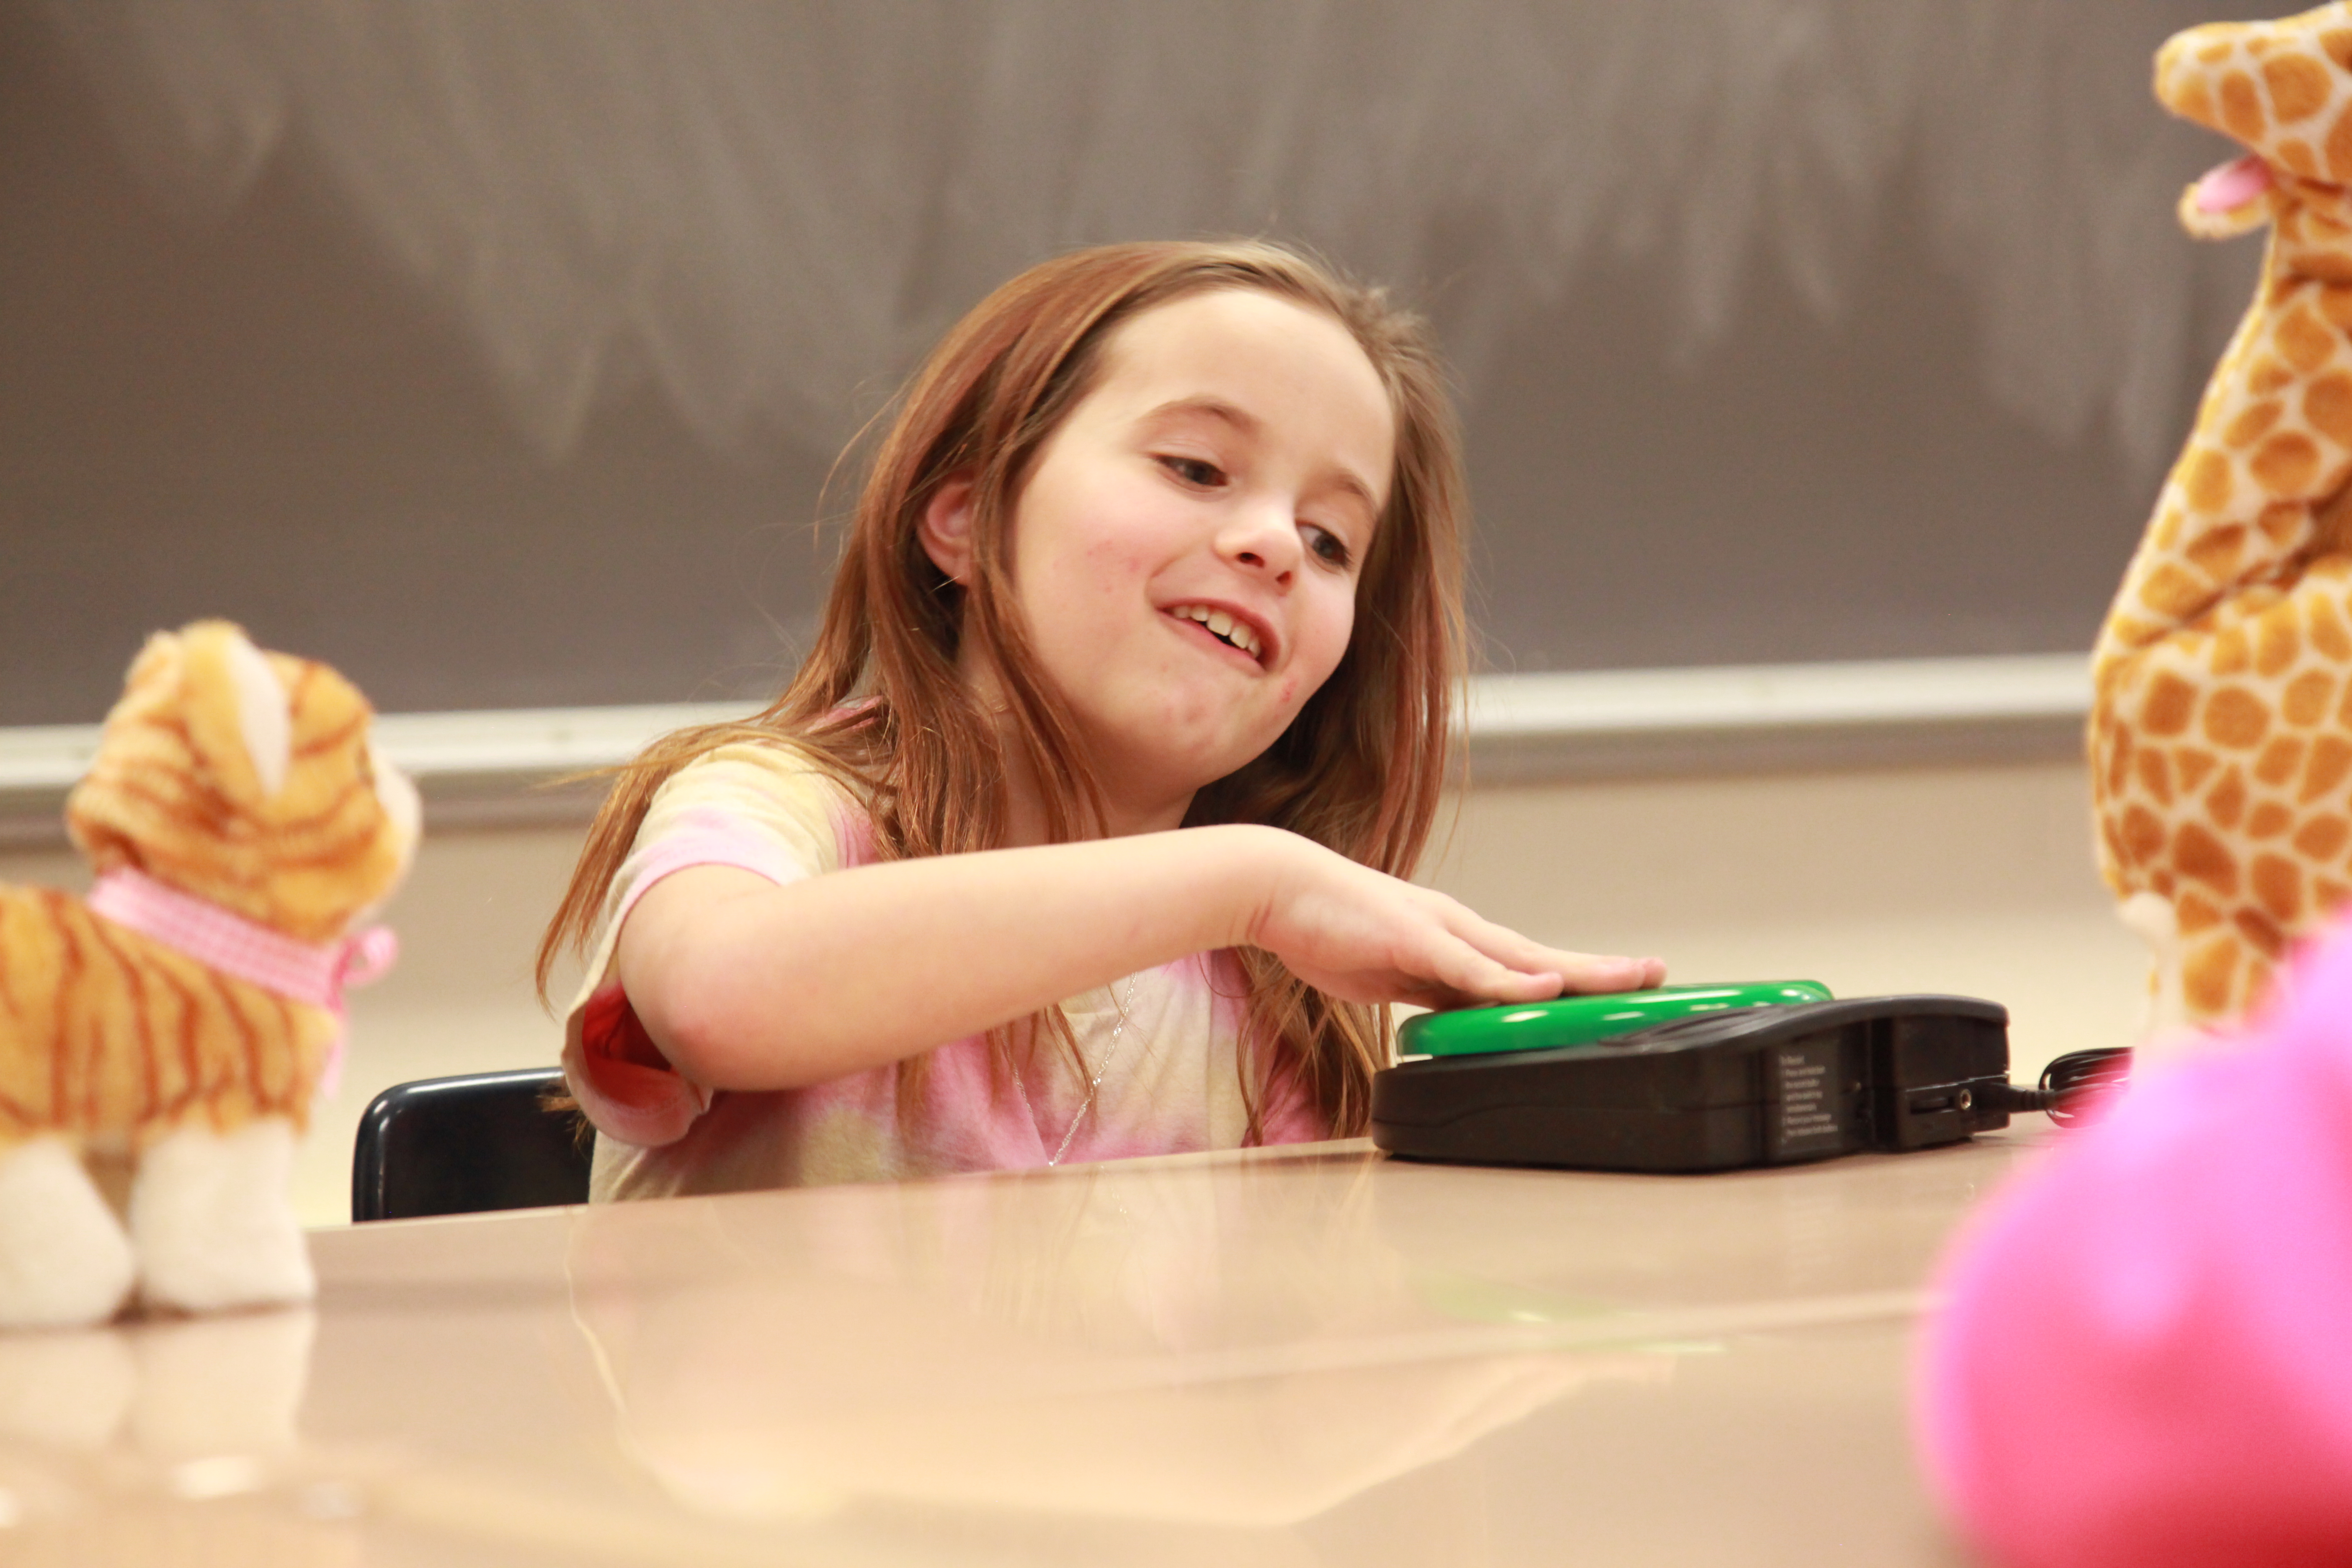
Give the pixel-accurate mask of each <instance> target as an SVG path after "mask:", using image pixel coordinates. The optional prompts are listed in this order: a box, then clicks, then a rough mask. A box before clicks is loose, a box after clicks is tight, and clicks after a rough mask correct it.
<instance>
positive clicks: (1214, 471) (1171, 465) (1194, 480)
mask: <svg viewBox="0 0 2352 1568" xmlns="http://www.w3.org/2000/svg"><path fill="white" fill-rule="evenodd" d="M1160 467H1161V468H1166V469H1167V470H1168V471H1169V472H1170V473H1171V474H1173V475H1175V476H1176V477H1177V478H1178V479H1181V480H1183V481H1184V482H1185V483H1186V484H1188V485H1198V486H1199V487H1200V488H1201V489H1215V488H1216V487H1217V486H1219V485H1222V484H1223V483H1224V482H1225V470H1224V469H1223V468H1219V467H1217V465H1216V464H1214V463H1212V462H1210V461H1208V460H1207V459H1205V458H1176V457H1163V458H1160Z"/></svg>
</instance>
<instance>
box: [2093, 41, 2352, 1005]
mask: <svg viewBox="0 0 2352 1568" xmlns="http://www.w3.org/2000/svg"><path fill="white" fill-rule="evenodd" d="M2156 90H2157V96H2158V99H2159V100H2161V101H2162V102H2163V103H2164V104H2165V105H2166V106H2167V107H2168V108H2169V109H2171V110H2173V111H2174V112H2175V113H2178V114H2179V115H2182V116H2183V117H2185V118H2187V119H2189V120H2191V121H2196V122H2198V123H2200V124H2201V125H2205V126H2207V127H2210V129H2213V130H2215V131H2219V132H2222V133H2223V134H2225V135H2228V136H2230V137H2231V138H2233V139H2235V140H2236V141H2237V142H2240V143H2241V144H2242V145H2243V146H2244V147H2245V148H2246V149H2247V154H2248V155H2247V156H2246V157H2243V158H2241V159H2240V160H2238V162H2237V163H2233V164H2231V165H2227V166H2225V167H2224V168H2222V169H2219V170H2216V171H2214V173H2213V174H2209V175H2207V176H2206V177H2205V178H2204V179H2202V180H2200V181H2199V182H2198V183H2197V184H2194V185H2192V186H2190V187H2189V191H2188V192H2187V193H2186V194H2185V195H2183V197H2182V198H2181V218H2182V221H2183V223H2184V224H2185V225H2186V226H2188V227H2189V230H2190V232H2192V233H2194V234H2198V235H2200V236H2202V237H2226V236H2230V235H2234V234H2242V233H2245V232H2247V231H2249V230H2251V229H2253V228H2256V227H2259V226H2262V225H2263V224H2265V223H2267V224H2268V225H2270V226H2271V231H2272V232H2271V238H2270V246H2269V252H2268V255H2267V257H2266V258H2265V261H2264V266H2263V277H2262V282H2261V284H2260V286H2259V288H2258V289H2257V290H2256V293H2255V296H2254V300H2253V304H2252V308H2251V309H2249V310H2248V311H2247V313H2246V317H2245V320H2244V321H2243V322H2242V324H2241V325H2240V327H2239V328H2238V331H2237V333H2236V335H2235V337H2234V338H2233V339H2232V340H2231V344H2230V347H2229V350H2228V352H2227V353H2225V354H2224V355H2223V357H2222V360H2221V364H2220V365H2219V366H2218V367H2217V368H2216V369H2215V371H2214V373H2213V377H2212V380H2211V382H2210V384H2208V386H2207V388H2206V391H2205V395H2204V398H2203V401H2202V402H2201V404H2200V406H2199V409H2198V415H2197V423H2196V427H2195V429H2194V430H2193V431H2192V432H2191V433H2190V436H2189V441H2188V445H2187V447H2185V448H2184V449H2183V451H2182V452H2181V454H2180V458H2179V461H2178V462H2177V463H2176V464H2175V465H2174V467H2173V469H2172V471H2171V474H2170V476H2169V477H2168V479H2167V480H2166V483H2165V486H2164V489H2163V492H2162V494H2161V496H2160V497H2159V498H2158V502H2157V508H2156V515H2155V517H2154V519H2153V521H2151V522H2150V524H2149V527H2148V531H2147V535H2146V537H2145V538H2144V539H2143V540H2142V541H2141V542H2140V545H2139V548H2138V551H2137V553H2136V554H2135V555H2134V557H2133V560H2132V563H2131V565H2130V568H2129V570H2128V571H2127V573H2126V575H2125V578H2124V583H2123V586H2122V588H2121V590H2120V591H2119V592H2118V593H2117V595H2116V601H2115V604H2114V606H2113V607H2112V608H2111V609H2110V611H2109V612H2108V615H2107V618H2106V622H2105V626H2103V627H2102V628H2101V631H2100V634H2099V641H2098V647H2097V651H2096V654H2095V664H2094V674H2095V689H2096V696H2095V702H2094V705H2093V710H2092V719H2091V731H2090V753H2091V772H2092V788H2093V795H2094V799H2095V811H2096V816H2097V820H2098V829H2099V858H2100V868H2101V870H2102V872H2103V873H2104V874H2105V877H2106V879H2107V882H2108V885H2109V886H2110V887H2112V888H2113V889H2115V891H2116V895H2117V896H2118V898H2120V899H2122V900H2124V901H2125V908H2126V913H2127V914H2128V915H2130V916H2132V917H2133V923H2134V924H2135V925H2137V926H2138V927H2139V928H2140V929H2141V930H2142V931H2145V932H2146V933H2147V934H2148V935H2149V936H2150V938H2151V940H2152V941H2153V942H2155V944H2156V948H2157V974H2156V982H2155V984H2156V988H2157V992H2158V998H2159V1002H2160V1005H2161V1006H2160V1016H2166V1015H2169V1016H2174V1017H2179V1018H2181V1019H2185V1020H2186V1021H2192V1022H2200V1023H2210V1022H2215V1021H2219V1020H2222V1019H2226V1018H2228V1017H2230V1016H2233V1015H2236V1014H2238V1013H2240V1012H2242V1011H2243V1010H2244V1009H2245V1008H2246V1007H2247V1006H2249V1005H2252V1003H2254V1002H2255V1001H2257V1000H2259V999H2260V997H2261V996H2262V994H2263V991H2264V989H2265V988H2266V986H2267V984H2268V983H2269V979H2270V975H2271V971H2272V967H2273V964H2274V963H2276V961H2277V960H2278V958H2279V957H2280V955H2281V954H2282V953H2283V952H2284V949H2285V947H2286V944H2287V943H2288V942H2290V941H2291V940H2292V939H2293V938H2294V937H2295V936H2296V935H2297V934H2299V933H2300V932H2302V931H2305V930H2308V929H2309V928H2310V927H2311V926H2312V925H2313V924H2314V923H2315V921H2317V920H2318V919H2319V918H2320V917H2321V916H2322V915H2324V914H2326V912H2327V911H2328V910H2331V909H2333V908H2334V907H2336V906H2337V905H2339V904H2342V903H2344V902H2346V901H2347V900H2352V499H2347V480H2352V198H2347V193H2346V190H2345V186H2346V185H2347V184H2352V5H2347V4H2340V3H2339V4H2336V5H2326V6H2323V7H2321V8H2320V9H2318V10H2315V11H2312V12H2308V13H2305V15H2302V16H2293V17H2289V18H2287V19H2285V20H2283V21H2278V22H2271V23H2253V24H2229V25H2221V26H2206V27H2198V28H2193V29H2191V30H2190V31H2189V32H2186V33H2183V34H2181V35H2179V37H2175V38H2174V39H2172V40H2171V41H2170V42H2169V43H2168V44H2167V45H2166V46H2165V47H2164V48H2163V50H2162V51H2161V52H2160V53H2159V54H2158V57H2157V79H2156Z"/></svg>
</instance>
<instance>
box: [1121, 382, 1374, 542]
mask: <svg viewBox="0 0 2352 1568" xmlns="http://www.w3.org/2000/svg"><path fill="white" fill-rule="evenodd" d="M1186 414H1206V415H1208V416H1210V417H1212V418H1214V419H1222V420H1223V421H1224V422H1225V423H1226V424H1228V425H1230V426H1233V427H1234V429H1236V430H1238V431H1240V432H1241V433H1242V434H1243V435H1244V436H1247V437H1252V438H1255V437H1259V436H1262V435H1264V434H1265V422H1264V421H1263V420H1261V419H1259V418H1258V416H1256V415H1255V414H1252V413H1250V412H1249V411H1248V410H1247V409H1244V408H1236V407H1234V405H1232V404H1230V403H1227V402H1226V401H1225V400H1224V399H1223V398H1221V397H1205V396H1203V397H1178V398H1173V399H1171V400H1170V401H1169V402H1166V403H1163V404H1161V405H1160V406H1159V407H1157V408H1154V409H1152V410H1151V411H1150V412H1149V413H1147V414H1146V415H1144V416H1143V423H1145V424H1147V425H1156V424H1158V423H1159V422H1160V421H1161V420H1163V419H1168V418H1171V417H1177V416H1183V415H1186ZM1331 477H1332V479H1333V480H1334V482H1336V483H1337V484H1338V485H1339V488H1340V489H1343V490H1346V491H1347V492H1348V493H1349V494H1350V495H1352V496H1354V497H1355V498H1356V499H1357V500H1360V501H1362V502H1363V503H1364V508H1365V510H1368V511H1370V513H1371V514H1372V517H1373V519H1374V520H1375V521H1377V520H1378V519H1379V517H1380V515H1381V503H1380V501H1379V500H1378V498H1376V497H1375V496H1374V495H1373V494H1372V487H1371V486H1370V484H1368V483H1366V482H1365V479H1364V477H1363V476H1362V475H1361V474H1359V473H1357V472H1356V471H1355V470H1354V469H1353V468H1345V467H1338V466H1335V467H1334V468H1332V470H1331Z"/></svg>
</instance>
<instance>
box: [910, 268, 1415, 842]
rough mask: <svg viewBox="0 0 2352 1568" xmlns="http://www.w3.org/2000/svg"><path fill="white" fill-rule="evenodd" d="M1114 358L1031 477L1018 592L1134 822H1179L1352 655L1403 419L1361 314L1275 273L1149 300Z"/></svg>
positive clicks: (1039, 647)
mask: <svg viewBox="0 0 2352 1568" xmlns="http://www.w3.org/2000/svg"><path fill="white" fill-rule="evenodd" d="M1394 445H1395V422H1394V419H1393V417H1392V416H1391V413H1390V409H1389V399H1388V395H1387V391H1386V389H1385V388H1384V387H1383V386H1382V384H1381V378H1380V375H1379V374H1378V373H1377V372H1376V371H1375V370H1374V369H1373V368H1372V365H1371V362H1370V360H1368V359H1367V358H1366V357H1365V356H1364V353H1363V351H1362V350H1361V349H1360V348H1359V347H1358V346H1357V344H1356V342H1355V340H1354V338H1353V337H1351V336H1350V335H1349V331H1348V330H1347V328H1345V327H1343V326H1341V325H1340V324H1339V322H1338V321H1334V320H1332V319H1331V318H1330V317H1329V316H1327V315H1325V314H1323V313H1322V312H1320V311H1318V310H1313V309H1310V308H1308V307H1307V306H1303V305H1299V304H1296V303H1293V302H1292V301H1290V300H1286V299H1282V298H1279V297H1277V296H1276V295H1273V294H1268V293H1264V292H1261V291H1258V290H1255V289H1218V290H1214V291H1212V292H1206V293H1199V294H1191V295H1186V296H1184V297H1182V298H1181V299H1178V300H1171V301H1170V302H1169V303H1167V304H1165V305H1161V306H1158V307H1156V308H1154V309H1153V310H1149V311H1146V312H1145V313H1144V314H1142V315H1139V316H1138V317H1136V318H1135V319H1134V320H1132V321H1128V322H1126V323H1124V324H1123V325H1121V326H1120V327H1119V328H1118V331H1116V332H1114V333H1113V334H1112V335H1111V337H1110V338H1109V339H1108V341H1107V342H1105V344H1104V345H1103V357H1102V362H1101V363H1100V364H1099V365H1098V366H1097V379H1096V383H1095V385H1094V388H1093V390H1092V391H1090V392H1089V393H1088V394H1087V396H1086V397H1085V398H1084V399H1082V400H1081V401H1080V402H1079V404H1078V405H1077V406H1076V408H1074V409H1073V410H1071V412H1070V414H1069V416H1067V417H1066V419H1065V420H1064V421H1063V422H1062V425H1061V426H1060V427H1059V428H1058V429H1056V430H1055V432H1054V434H1053V435H1052V436H1051V437H1048V438H1047V440H1046V442H1045V446H1044V447H1042V448H1040V450H1039V453H1038V456H1037V458H1036V460H1035V462H1034V465H1033V467H1032V468H1031V470H1030V473H1029V477H1028V480H1027V483H1026V484H1025V486H1024V489H1023V490H1022V493H1021V498H1020V500H1019V502H1018V504H1017V506H1016V508H1015V510H1014V513H1013V591H1014V594H1015V595H1016V597H1017V599H1018V601H1019V604H1020V607H1021V611H1022V615H1023V617H1024V621H1025V624H1026V626H1027V628H1028V632H1029V637H1030V640H1031V643H1032V646H1033V647H1034V649H1035V651H1036V655H1037V658H1038V662H1039V663H1040V665H1041V666H1042V667H1043V671H1044V674H1045V677H1046V679H1049V680H1051V681H1052V682H1053V683H1054V686H1055V689H1057V690H1058V691H1059V692H1060V693H1061V695H1062V697H1063V698H1064V700H1066V701H1067V702H1068V704H1069V706H1070V708H1071V710H1072V711H1073V712H1074V714H1075V715H1076V719H1077V721H1078V724H1079V726H1080V729H1081V731H1082V735H1083V738H1084V740H1085V742H1086V743H1087V748H1088V754H1089V756H1090V757H1091V758H1092V760H1093V761H1094V763H1095V764H1096V766H1097V768H1098V769H1099V770H1100V773H1101V775H1102V779H1103V783H1104V784H1105V786H1106V788H1107V790H1108V797H1109V801H1110V804H1111V806H1112V810H1113V812H1114V814H1115V816H1116V817H1117V818H1118V821H1117V822H1116V823H1115V824H1114V826H1116V827H1120V828H1125V829H1128V830H1134V829H1140V828H1145V827H1159V826H1175V825H1176V823H1177V822H1178V821H1181V818H1182V816H1183V814H1184V810H1185V808H1186V806H1187V805H1189V804H1190V802H1191V799H1192V793H1193V792H1194V791H1196V790H1198V789H1199V788H1200V787H1201V786H1202V785H1203V784H1208V783H1210V782H1211V781H1212V780H1214V779H1218V778H1222V777H1223V776H1224V775H1225V774H1227V773H1232V772H1233V771H1234V770H1235V769H1236V768H1239V767H1241V766H1242V765H1243V764H1244V763H1248V762H1249V761H1250V760H1251V759H1253V758H1255V757H1256V756H1257V755H1258V754H1259V753H1260V752H1264V751H1265V749H1266V748H1267V747H1268V746H1270V745H1272V744H1273V743H1274V741H1275V740H1276V737H1277V736H1279V735H1280V734H1281V733H1282V731H1284V729H1285V728H1286V727H1287V726H1288V725H1289V723H1290V721H1291V720H1292V719H1294V718H1296V717H1297V713H1298V710H1299V709H1300V708H1301V707H1303V706H1304V705H1305V704H1306V702H1307V699H1308V698H1309V697H1311V696H1313V695H1314V694H1315V691H1316V689H1318V688H1319V687H1320V686H1321V685H1322V684H1323V682H1324V681H1325V679H1328V677H1329V676H1330V674H1331V672H1332V670H1333V669H1335V668H1338V666H1339V659H1340V658H1341V656H1342V655H1344V654H1345V653H1346V652H1347V649H1348V637H1349V631H1350V630H1351V629H1352V627H1353V626H1354V622H1355V604H1356V584H1357V581H1358V578H1359V574H1360V571H1361V568H1362V563H1363V562H1364V560H1365V558H1366V557H1367V555H1368V554H1369V552H1370V549H1371V542H1372V531H1373V528H1374V526H1375V525H1376V524H1377V522H1378V521H1379V519H1380V515H1381V508H1382V506H1383V505H1385V504H1386V502H1387V500H1388V491H1389V479H1390V469H1391V458H1392V455H1393V451H1394ZM956 504H957V502H956V500H955V492H950V494H949V495H947V496H943V497H942V500H941V502H940V503H939V504H938V505H935V507H934V509H933V516H932V519H931V521H930V523H929V525H928V526H927V529H926V539H927V541H928V542H932V543H933V555H934V557H935V558H940V557H941V556H942V554H943V552H942V551H941V550H940V548H939V542H940V539H941V538H942V537H943V533H942V530H941V529H940V526H939V524H940V521H942V518H941V513H942V509H945V510H947V511H948V512H950V513H951V512H952V509H953V507H954V506H955V505H956ZM945 521H948V522H949V523H950V530H949V531H948V532H949V533H951V531H952V523H953V521H954V519H953V518H952V516H949V517H947V518H946V519H945ZM944 553H945V554H946V555H948V556H950V557H952V555H953V551H952V549H950V550H949V551H948V552H944ZM958 564H959V563H958V562H957V561H955V560H953V559H950V558H942V559H940V565H941V566H942V567H943V568H944V569H945V570H947V571H948V572H949V573H950V575H956V574H958V570H957V568H958ZM969 646H970V645H969V644H967V647H969ZM971 673H973V675H974V676H975V678H976V679H982V680H985V679H988V676H987V674H986V672H984V671H973V672H971Z"/></svg>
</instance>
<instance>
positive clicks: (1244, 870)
mask: <svg viewBox="0 0 2352 1568" xmlns="http://www.w3.org/2000/svg"><path fill="white" fill-rule="evenodd" d="M1191 832H1192V833H1201V834H1209V835H1214V836H1216V838H1217V843H1216V844H1215V846H1214V847H1208V846H1202V847H1203V848H1209V849H1210V854H1209V859H1210V860H1211V862H1212V863H1213V866H1214V868H1215V870H1214V872H1213V875H1214V879H1215V887H1216V893H1215V896H1214V898H1213V905H1214V907H1215V908H1216V910H1217V911H1218V921H1217V925H1218V937H1219V940H1218V942H1217V945H1218V946H1221V947H1263V946H1265V942H1263V941H1262V940H1261V938H1262V934H1263V933H1264V931H1265V929H1266V927H1267V926H1268V924H1269V923H1270V922H1271V921H1272V920H1273V918H1274V912H1275V910H1276V909H1278V908H1279V907H1280V906H1281V904H1282V902H1283V899H1284V897H1285V889H1286V888H1288V887H1289V885H1290V884H1291V883H1292V882H1293V881H1294V880H1295V879H1296V878H1297V875H1298V873H1299V870H1300V869H1301V862H1302V861H1303V860H1304V859H1306V858H1308V857H1310V856H1312V855H1313V854H1315V853H1316V846H1315V845H1314V844H1312V843H1310V842H1309V841H1308V840H1307V839H1305V838H1302V837H1299V836H1298V835H1297V834H1296V833H1292V832H1289V831H1288V830H1286V829H1284V828H1280V827H1269V826H1265V824H1263V823H1252V822H1236V823H1227V824H1223V825H1220V826H1214V827H1203V828H1194V829H1192V830H1191ZM1190 836H1191V835H1190V833H1188V834H1187V837H1190Z"/></svg>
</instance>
